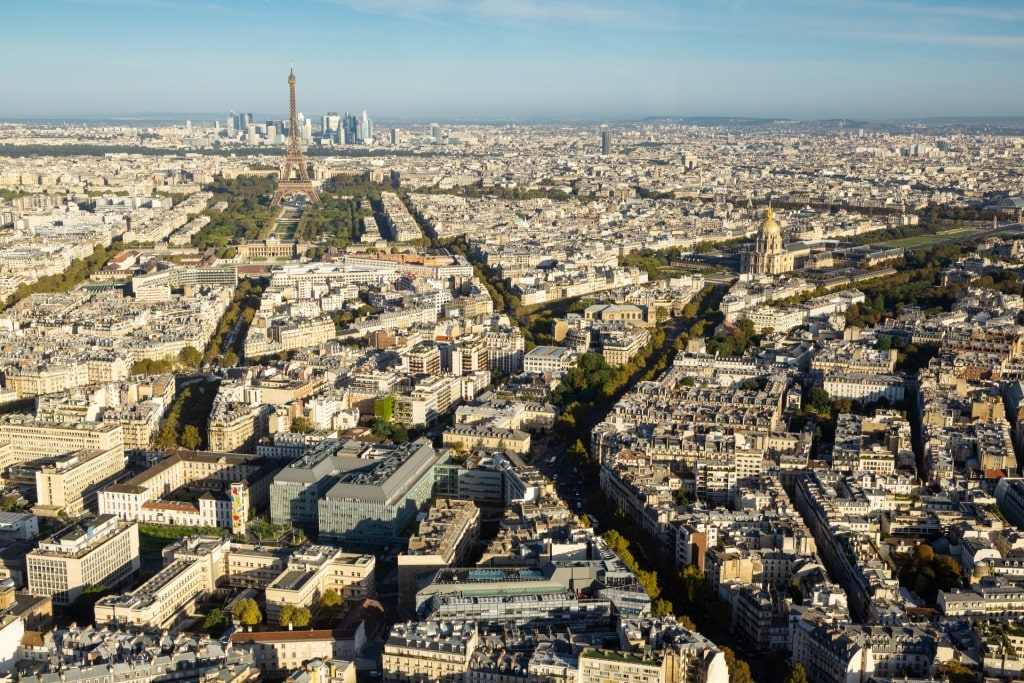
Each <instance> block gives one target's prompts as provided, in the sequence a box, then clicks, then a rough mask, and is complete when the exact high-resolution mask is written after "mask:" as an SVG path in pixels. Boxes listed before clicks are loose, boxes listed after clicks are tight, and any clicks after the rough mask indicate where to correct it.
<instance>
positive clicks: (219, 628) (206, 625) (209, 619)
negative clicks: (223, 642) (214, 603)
mask: <svg viewBox="0 0 1024 683" xmlns="http://www.w3.org/2000/svg"><path fill="white" fill-rule="evenodd" d="M227 628H228V615H226V614H224V610H222V609H220V608H219V607H214V608H213V609H212V610H210V613H209V614H207V615H206V618H205V619H204V620H203V630H204V631H206V632H207V633H209V634H210V635H211V636H213V637H214V638H220V636H221V634H222V633H224V631H225V630H227Z"/></svg>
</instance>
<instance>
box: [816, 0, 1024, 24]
mask: <svg viewBox="0 0 1024 683" xmlns="http://www.w3.org/2000/svg"><path fill="white" fill-rule="evenodd" d="M836 4H837V5H839V6H844V7H854V8H857V9H864V8H870V9H874V10H879V11H883V12H898V13H904V14H917V15H919V16H921V17H959V18H962V19H983V20H986V21H1001V22H1016V21H1024V10H1021V9H1019V8H1010V7H993V6H992V5H990V4H988V5H987V4H983V3H979V4H978V5H943V4H940V3H934V4H922V3H916V2H888V1H883V0H839V1H838V2H837V3H836Z"/></svg>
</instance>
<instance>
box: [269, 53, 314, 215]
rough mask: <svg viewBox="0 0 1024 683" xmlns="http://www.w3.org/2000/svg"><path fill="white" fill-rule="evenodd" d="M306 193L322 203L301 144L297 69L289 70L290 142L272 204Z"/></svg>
mask: <svg viewBox="0 0 1024 683" xmlns="http://www.w3.org/2000/svg"><path fill="white" fill-rule="evenodd" d="M293 194H304V195H306V199H307V200H309V201H310V202H312V203H314V204H319V203H320V195H319V194H318V193H317V191H316V189H314V188H313V182H312V181H311V180H310V179H309V172H308V171H307V170H306V157H305V156H303V154H302V147H301V146H300V145H299V113H298V109H297V108H296V106H295V70H294V69H289V70H288V143H287V148H286V153H285V157H284V168H282V169H281V176H280V178H279V179H278V182H277V190H276V191H275V192H274V198H273V199H271V200H270V205H271V206H277V205H278V204H280V203H281V200H282V199H284V198H285V197H287V196H289V195H293Z"/></svg>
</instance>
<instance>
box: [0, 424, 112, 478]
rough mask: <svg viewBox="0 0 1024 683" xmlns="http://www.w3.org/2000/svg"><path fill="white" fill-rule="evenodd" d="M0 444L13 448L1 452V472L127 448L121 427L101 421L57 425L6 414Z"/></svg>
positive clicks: (1, 427) (0, 434)
mask: <svg viewBox="0 0 1024 683" xmlns="http://www.w3.org/2000/svg"><path fill="white" fill-rule="evenodd" d="M0 443H8V444H10V445H11V448H10V450H6V449H4V450H0V457H2V458H3V460H2V461H0V473H4V472H6V471H7V468H8V467H10V466H11V465H18V464H21V463H23V462H29V461H31V460H39V459H41V458H52V457H53V456H55V455H65V454H67V453H71V452H73V451H80V450H87V451H110V450H114V449H122V450H123V449H124V440H123V436H122V431H121V425H119V424H105V423H99V422H78V423H57V422H49V421H45V420H37V419H35V418H33V417H30V416H27V415H7V416H4V417H3V418H2V419H0Z"/></svg>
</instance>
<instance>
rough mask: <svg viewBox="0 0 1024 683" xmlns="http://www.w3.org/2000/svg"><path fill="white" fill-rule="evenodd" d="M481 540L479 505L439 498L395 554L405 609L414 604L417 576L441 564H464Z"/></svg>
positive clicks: (399, 590)
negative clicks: (405, 545) (407, 546)
mask: <svg viewBox="0 0 1024 683" xmlns="http://www.w3.org/2000/svg"><path fill="white" fill-rule="evenodd" d="M479 540H480V508H478V507H477V506H476V503H474V502H473V501H471V500H450V499H447V498H440V499H438V500H437V501H436V502H435V503H434V505H433V506H432V507H431V508H430V510H429V511H428V512H427V518H426V519H425V520H424V521H422V522H420V528H419V531H418V532H417V533H416V535H414V536H412V537H411V538H410V539H409V548H408V550H407V551H406V552H404V553H402V554H401V555H399V556H398V595H399V600H400V602H401V604H402V605H403V606H405V607H406V609H409V610H414V609H415V607H416V589H417V582H416V579H417V577H418V576H419V575H420V574H422V573H424V572H428V571H431V570H434V569H440V568H441V567H451V566H456V567H461V566H465V563H466V561H467V560H468V558H469V553H470V551H471V550H472V549H473V545H474V544H475V543H476V542H477V541H479Z"/></svg>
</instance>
